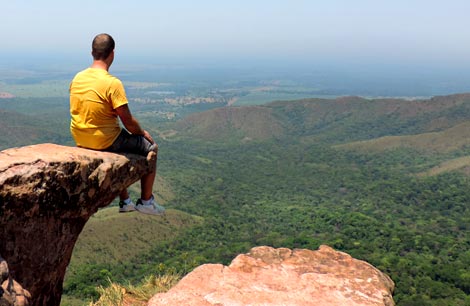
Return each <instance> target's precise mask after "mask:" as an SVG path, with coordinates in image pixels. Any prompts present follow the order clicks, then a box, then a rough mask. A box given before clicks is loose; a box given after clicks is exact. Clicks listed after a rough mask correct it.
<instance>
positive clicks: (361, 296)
mask: <svg viewBox="0 0 470 306" xmlns="http://www.w3.org/2000/svg"><path fill="white" fill-rule="evenodd" d="M393 289H394V283H393V281H392V280H391V279H390V278H389V277H388V276H387V275H385V274H383V273H382V272H380V271H379V270H377V269H376V268H375V267H373V266H372V265H370V264H368V263H367V262H364V261H361V260H357V259H354V258H352V257H351V256H350V255H348V254H346V253H343V252H338V251H335V250H333V249H332V248H330V247H328V246H321V247H320V248H319V250H317V251H312V250H305V249H296V250H290V249H285V248H280V249H274V248H271V247H256V248H253V249H251V251H250V252H249V253H248V254H243V255H239V256H237V257H236V258H235V259H234V260H233V261H232V263H231V264H230V265H229V266H223V265H220V264H206V265H202V266H200V267H198V268H196V269H195V270H194V271H193V272H191V273H190V274H188V275H187V276H186V277H184V278H183V279H182V280H181V281H180V282H179V283H178V284H177V285H176V286H175V287H173V288H172V289H171V290H169V291H168V292H167V293H160V294H157V295H155V296H154V297H153V298H152V299H151V300H150V301H149V303H148V305H149V306H160V305H191V306H203V305H204V306H208V305H218V306H223V305H227V306H228V305H230V306H238V305H240V306H241V305H253V306H254V305H263V306H268V305H289V306H295V305H298V306H309V305H312V306H313V305H315V306H320V305H321V306H330V305H335V306H336V305H337V306H344V305H347V306H359V305H361V306H365V305H387V306H391V305H394V302H393V298H392V292H393Z"/></svg>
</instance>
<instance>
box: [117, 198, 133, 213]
mask: <svg viewBox="0 0 470 306" xmlns="http://www.w3.org/2000/svg"><path fill="white" fill-rule="evenodd" d="M131 211H135V206H134V203H132V201H131V202H130V203H129V204H126V203H124V201H119V212H120V213H126V212H131Z"/></svg>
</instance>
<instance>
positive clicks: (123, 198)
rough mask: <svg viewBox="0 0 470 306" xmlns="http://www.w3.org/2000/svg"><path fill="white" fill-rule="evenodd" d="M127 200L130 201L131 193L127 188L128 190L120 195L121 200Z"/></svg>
mask: <svg viewBox="0 0 470 306" xmlns="http://www.w3.org/2000/svg"><path fill="white" fill-rule="evenodd" d="M127 199H129V192H128V191H127V188H126V189H124V190H123V191H121V193H120V194H119V200H121V201H124V200H127Z"/></svg>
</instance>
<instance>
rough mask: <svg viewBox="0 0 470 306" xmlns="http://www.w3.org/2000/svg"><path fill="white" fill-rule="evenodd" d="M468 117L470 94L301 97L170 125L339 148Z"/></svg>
mask: <svg viewBox="0 0 470 306" xmlns="http://www.w3.org/2000/svg"><path fill="white" fill-rule="evenodd" d="M469 119H470V94H458V95H451V96H442V97H434V98H431V99H427V100H403V99H364V98H360V97H342V98H337V99H303V100H297V101H282V102H273V103H269V104H266V105H263V106H245V107H226V108H219V109H213V110H209V111H206V112H203V113H197V114H192V115H189V116H187V117H185V118H184V119H182V120H180V121H179V122H177V123H176V124H174V125H173V126H171V128H172V129H173V130H174V131H176V133H172V134H171V135H173V137H176V136H182V137H190V138H199V139H203V140H210V141H219V142H220V141H227V140H229V139H230V140H234V141H240V140H245V141H246V140H266V139H272V138H282V137H302V138H304V139H305V138H308V139H311V140H312V141H321V142H326V143H336V144H338V143H347V142H352V141H359V140H370V139H375V138H379V137H384V136H397V135H415V134H422V133H431V132H440V131H444V130H446V129H450V128H452V127H454V126H456V125H458V124H461V123H463V122H465V121H467V120H469ZM462 127H463V126H462Z"/></svg>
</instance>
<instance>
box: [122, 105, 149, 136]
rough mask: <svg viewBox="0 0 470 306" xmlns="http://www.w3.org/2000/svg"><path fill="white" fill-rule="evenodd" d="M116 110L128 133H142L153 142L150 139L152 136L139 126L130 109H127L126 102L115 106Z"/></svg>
mask: <svg viewBox="0 0 470 306" xmlns="http://www.w3.org/2000/svg"><path fill="white" fill-rule="evenodd" d="M116 112H117V114H118V116H119V118H120V119H121V122H122V124H123V125H124V127H125V128H126V130H128V131H129V132H130V133H132V134H134V135H142V136H144V137H145V139H147V140H148V141H150V142H151V143H155V142H154V141H153V139H152V136H150V134H149V133H148V132H147V131H146V130H144V129H143V128H141V127H140V124H139V122H138V121H137V119H135V118H134V116H132V114H131V110H130V109H129V106H128V105H127V104H124V105H122V106H119V107H118V108H116Z"/></svg>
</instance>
